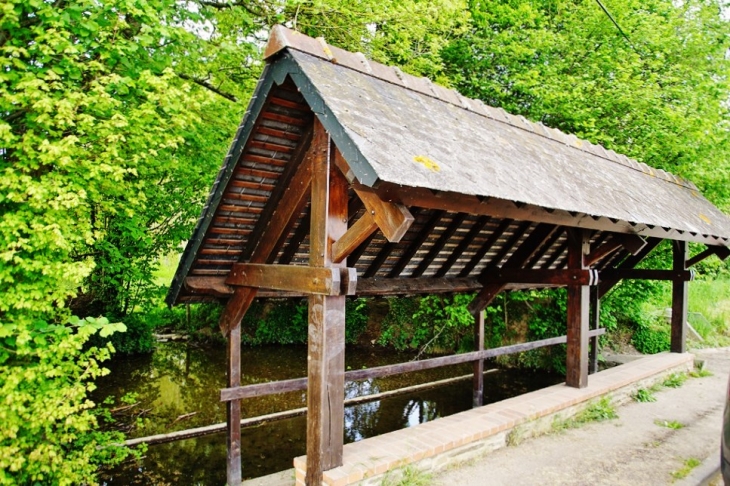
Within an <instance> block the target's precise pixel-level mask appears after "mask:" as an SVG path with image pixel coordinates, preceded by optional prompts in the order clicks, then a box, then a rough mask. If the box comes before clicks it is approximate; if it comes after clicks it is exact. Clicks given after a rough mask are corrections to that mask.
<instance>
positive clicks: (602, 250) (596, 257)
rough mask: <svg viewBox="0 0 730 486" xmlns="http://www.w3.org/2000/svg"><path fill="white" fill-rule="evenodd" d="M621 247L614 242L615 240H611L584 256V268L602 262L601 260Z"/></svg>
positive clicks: (618, 243)
mask: <svg viewBox="0 0 730 486" xmlns="http://www.w3.org/2000/svg"><path fill="white" fill-rule="evenodd" d="M621 247H622V245H621V242H620V241H618V240H616V239H615V238H611V239H610V240H608V241H607V242H605V243H604V244H602V245H600V246H598V247H596V248H595V249H593V250H592V251H591V252H590V253H589V254H588V255H586V258H585V263H586V266H589V267H590V266H592V265H593V264H594V263H596V262H598V261H600V260H602V259H603V258H605V257H607V256H608V255H610V254H611V253H613V252H614V251H616V250H618V249H619V248H621Z"/></svg>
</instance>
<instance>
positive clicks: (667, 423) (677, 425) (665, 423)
mask: <svg viewBox="0 0 730 486" xmlns="http://www.w3.org/2000/svg"><path fill="white" fill-rule="evenodd" d="M654 423H655V424H656V425H658V426H659V427H666V428H668V429H672V430H679V429H681V428H683V427H684V424H683V423H682V422H678V421H676V420H661V419H656V420H654Z"/></svg>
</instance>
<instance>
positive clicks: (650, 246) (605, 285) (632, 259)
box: [598, 238, 662, 299]
mask: <svg viewBox="0 0 730 486" xmlns="http://www.w3.org/2000/svg"><path fill="white" fill-rule="evenodd" d="M661 242H662V240H661V239H659V238H649V240H648V241H647V242H646V246H645V247H644V248H642V249H641V251H640V252H639V253H637V254H636V255H631V256H629V257H628V258H626V259H625V260H624V261H622V262H621V263H620V264H619V265H618V267H617V268H616V269H617V270H624V269H628V268H634V267H635V266H636V265H638V264H639V263H640V262H641V261H642V260H643V259H644V258H646V257H647V256H648V255H649V253H651V252H652V250H654V248H656V247H657V246H659V243H661ZM604 271H605V270H604ZM620 281H621V279H611V280H604V281H602V282H601V283H600V284H599V286H598V298H599V299H602V298H603V297H604V296H605V295H606V294H607V293H608V291H609V290H611V289H612V288H613V287H615V286H616V284H618V283H619V282H620Z"/></svg>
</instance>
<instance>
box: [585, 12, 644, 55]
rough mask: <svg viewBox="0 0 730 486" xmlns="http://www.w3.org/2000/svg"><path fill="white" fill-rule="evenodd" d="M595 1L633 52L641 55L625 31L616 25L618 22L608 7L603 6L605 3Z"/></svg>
mask: <svg viewBox="0 0 730 486" xmlns="http://www.w3.org/2000/svg"><path fill="white" fill-rule="evenodd" d="M596 3H597V4H598V6H599V7H601V10H603V11H604V12H605V14H606V15H607V16H608V18H609V19H611V22H613V25H615V26H616V28H617V29H618V31H619V32H620V33H621V35H622V36H623V37H624V39H626V42H628V43H629V45H630V46H631V48H632V49H633V50H634V52H636V53H637V54H638V55H639V56H641V53H640V52H639V51H638V50H636V47H635V46H634V44H633V43H632V42H631V39H629V36H628V35H626V32H624V30H623V29H622V28H621V26H620V25H618V22H616V19H614V18H613V15H611V12H609V11H608V9H607V8H606V7H605V5H603V3H602V2H601V0H596Z"/></svg>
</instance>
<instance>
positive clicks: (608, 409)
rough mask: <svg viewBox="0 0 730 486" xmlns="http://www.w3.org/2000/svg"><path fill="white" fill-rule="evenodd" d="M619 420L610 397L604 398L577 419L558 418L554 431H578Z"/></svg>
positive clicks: (581, 413)
mask: <svg viewBox="0 0 730 486" xmlns="http://www.w3.org/2000/svg"><path fill="white" fill-rule="evenodd" d="M616 418H618V414H617V413H616V409H615V408H614V406H613V405H612V404H611V398H610V397H603V398H601V399H600V400H599V401H597V402H594V403H592V404H591V405H589V406H588V407H586V408H585V409H584V410H583V411H581V412H580V413H578V414H577V415H576V416H575V417H571V418H569V419H561V418H559V417H556V418H555V420H553V423H552V429H553V431H555V432H560V431H562V430H566V429H576V428H578V427H582V426H583V425H585V424H588V423H591V422H603V421H604V420H613V419H616Z"/></svg>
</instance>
